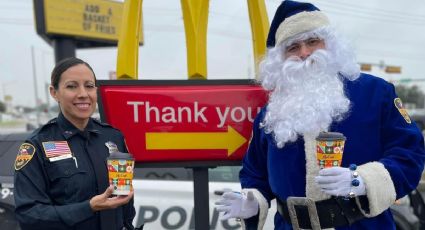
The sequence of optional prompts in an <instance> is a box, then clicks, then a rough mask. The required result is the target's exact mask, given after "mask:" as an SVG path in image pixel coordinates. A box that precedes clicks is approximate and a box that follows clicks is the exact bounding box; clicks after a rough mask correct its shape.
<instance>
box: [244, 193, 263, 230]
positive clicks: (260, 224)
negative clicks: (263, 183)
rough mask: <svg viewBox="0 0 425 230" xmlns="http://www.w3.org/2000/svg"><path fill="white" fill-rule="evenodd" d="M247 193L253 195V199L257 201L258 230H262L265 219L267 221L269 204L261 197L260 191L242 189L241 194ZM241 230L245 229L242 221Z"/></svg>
mask: <svg viewBox="0 0 425 230" xmlns="http://www.w3.org/2000/svg"><path fill="white" fill-rule="evenodd" d="M248 191H251V192H252V193H253V194H254V197H255V199H257V201H258V206H259V208H260V211H259V213H258V225H257V226H258V228H257V229H258V230H261V229H263V226H264V224H265V223H266V219H267V213H268V211H269V203H268V202H267V200H266V198H265V197H264V196H263V194H261V192H260V191H258V190H257V189H255V188H252V189H251V188H247V189H242V192H244V193H247V192H248ZM242 229H244V230H245V229H246V228H245V224H244V222H243V221H242Z"/></svg>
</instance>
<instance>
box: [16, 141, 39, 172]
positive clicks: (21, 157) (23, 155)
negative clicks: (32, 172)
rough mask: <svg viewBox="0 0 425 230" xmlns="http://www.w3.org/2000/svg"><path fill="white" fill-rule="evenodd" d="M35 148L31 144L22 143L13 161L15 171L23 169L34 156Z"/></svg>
mask: <svg viewBox="0 0 425 230" xmlns="http://www.w3.org/2000/svg"><path fill="white" fill-rule="evenodd" d="M34 153H35V148H34V146H33V145H32V144H29V143H23V144H22V145H21V146H20V147H19V152H18V155H17V156H16V160H15V170H20V169H21V168H23V167H24V166H25V165H26V164H27V163H28V162H29V161H30V160H31V159H32V157H33V156H34Z"/></svg>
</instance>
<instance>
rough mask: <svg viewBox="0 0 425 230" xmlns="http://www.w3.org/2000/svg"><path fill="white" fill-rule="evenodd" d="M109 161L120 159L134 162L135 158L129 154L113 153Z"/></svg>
mask: <svg viewBox="0 0 425 230" xmlns="http://www.w3.org/2000/svg"><path fill="white" fill-rule="evenodd" d="M108 159H118V160H134V158H133V156H132V155H131V154H129V153H122V152H112V153H111V154H110V155H109V157H108Z"/></svg>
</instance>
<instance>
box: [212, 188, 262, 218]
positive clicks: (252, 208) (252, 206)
mask: <svg viewBox="0 0 425 230" xmlns="http://www.w3.org/2000/svg"><path fill="white" fill-rule="evenodd" d="M221 198H222V199H221V200H219V201H217V202H215V204H216V208H217V211H219V212H224V215H223V217H221V219H222V220H227V219H229V218H242V219H247V218H250V217H252V216H255V215H257V213H258V201H257V199H256V198H255V197H254V195H253V194H252V192H251V191H248V193H247V194H245V193H237V192H225V193H224V194H223V195H222V196H221Z"/></svg>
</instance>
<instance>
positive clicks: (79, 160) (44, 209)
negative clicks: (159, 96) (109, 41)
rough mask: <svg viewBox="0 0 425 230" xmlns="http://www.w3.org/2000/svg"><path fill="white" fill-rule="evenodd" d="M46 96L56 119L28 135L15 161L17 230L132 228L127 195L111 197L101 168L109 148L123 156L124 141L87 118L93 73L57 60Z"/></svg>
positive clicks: (72, 60)
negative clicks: (56, 111) (55, 105)
mask: <svg viewBox="0 0 425 230" xmlns="http://www.w3.org/2000/svg"><path fill="white" fill-rule="evenodd" d="M50 94H51V96H52V97H53V98H54V99H55V100H56V101H57V102H58V104H59V107H60V113H59V115H58V117H57V118H55V119H53V120H51V121H49V122H48V123H47V124H45V125H44V126H42V127H41V128H39V129H38V130H36V131H35V132H34V133H33V134H31V135H30V136H29V137H28V139H27V140H26V141H25V142H24V143H23V144H22V145H21V146H20V148H19V152H18V155H17V158H16V161H15V203H16V210H15V212H16V216H17V219H18V221H19V223H20V225H21V228H22V229H23V230H25V229H43V230H45V229H79V230H84V229H88V230H89V229H90V230H93V229H102V230H104V229H111V230H112V229H113V230H117V229H120V230H121V229H134V227H133V225H132V221H133V218H134V216H135V209H134V206H133V199H132V198H133V192H131V193H130V194H129V195H127V196H111V194H112V192H113V187H111V186H109V181H108V171H107V166H106V158H107V157H108V156H109V150H110V148H114V149H115V150H116V149H118V150H119V151H120V152H127V148H126V145H125V142H124V137H123V135H122V134H121V132H120V131H119V130H117V129H114V128H113V127H111V126H110V125H108V124H105V123H102V122H100V121H98V120H96V119H93V118H91V117H90V116H91V115H92V114H93V112H94V111H95V108H96V102H97V92H96V78H95V74H94V72H93V69H92V68H91V67H90V65H89V64H87V63H86V62H84V61H83V60H80V59H78V58H68V59H65V60H63V61H61V62H59V63H58V64H57V65H56V67H55V68H54V69H53V71H52V76H51V86H50ZM106 143H107V145H105V144H106Z"/></svg>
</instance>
